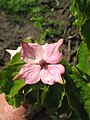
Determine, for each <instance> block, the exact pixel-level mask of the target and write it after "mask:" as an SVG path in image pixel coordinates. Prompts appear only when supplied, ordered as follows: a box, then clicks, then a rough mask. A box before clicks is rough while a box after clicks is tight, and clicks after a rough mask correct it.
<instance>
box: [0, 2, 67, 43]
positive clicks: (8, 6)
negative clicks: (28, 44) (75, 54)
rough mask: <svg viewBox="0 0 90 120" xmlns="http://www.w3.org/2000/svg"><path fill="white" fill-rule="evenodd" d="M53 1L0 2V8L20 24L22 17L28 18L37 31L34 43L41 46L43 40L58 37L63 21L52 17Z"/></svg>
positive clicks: (55, 3) (54, 4) (55, 6)
mask: <svg viewBox="0 0 90 120" xmlns="http://www.w3.org/2000/svg"><path fill="white" fill-rule="evenodd" d="M57 7H59V8H60V5H59V6H57V1H55V0H47V1H45V0H3V1H2V0H0V8H2V9H4V10H5V11H6V13H7V14H8V15H11V16H12V18H13V20H14V21H16V22H18V23H20V22H21V21H22V15H23V16H29V18H30V21H31V22H32V23H33V24H34V26H35V27H36V29H37V30H38V31H39V37H38V38H37V40H36V41H35V42H38V43H40V44H43V43H44V42H45V40H48V39H52V40H53V39H55V38H58V37H60V35H61V33H62V28H63V24H65V23H64V22H63V21H61V22H60V20H57V19H56V18H55V17H54V15H53V14H54V12H55V11H54V8H57Z"/></svg>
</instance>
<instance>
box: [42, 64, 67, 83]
mask: <svg viewBox="0 0 90 120" xmlns="http://www.w3.org/2000/svg"><path fill="white" fill-rule="evenodd" d="M64 72H65V69H64V66H63V65H61V64H56V65H48V66H45V67H44V68H43V69H42V71H41V73H40V78H41V81H42V82H43V83H45V84H49V85H52V84H54V83H56V82H58V83H61V84H64V81H63V80H62V78H61V75H62V74H63V73H64Z"/></svg>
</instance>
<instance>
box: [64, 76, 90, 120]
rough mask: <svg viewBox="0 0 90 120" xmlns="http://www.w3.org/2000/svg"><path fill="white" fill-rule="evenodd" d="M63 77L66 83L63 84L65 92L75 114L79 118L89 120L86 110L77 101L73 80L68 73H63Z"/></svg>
mask: <svg viewBox="0 0 90 120" xmlns="http://www.w3.org/2000/svg"><path fill="white" fill-rule="evenodd" d="M64 78H65V80H66V83H67V84H66V85H65V92H66V95H67V99H68V103H69V105H70V107H71V109H73V110H74V111H75V113H76V115H77V116H78V117H79V119H80V120H85V119H86V120H89V117H88V114H87V112H86V111H85V109H84V107H83V105H82V104H81V102H80V101H79V99H78V97H77V95H76V94H77V93H76V92H75V91H74V86H73V84H74V83H73V80H72V79H71V78H70V77H69V76H68V75H65V76H64Z"/></svg>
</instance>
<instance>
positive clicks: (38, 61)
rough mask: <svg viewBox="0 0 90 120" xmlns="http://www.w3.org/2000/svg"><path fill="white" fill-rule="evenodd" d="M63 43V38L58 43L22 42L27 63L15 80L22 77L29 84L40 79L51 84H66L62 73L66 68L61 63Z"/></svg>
mask: <svg viewBox="0 0 90 120" xmlns="http://www.w3.org/2000/svg"><path fill="white" fill-rule="evenodd" d="M62 43H63V39H60V40H59V41H58V42H57V43H53V44H48V43H46V44H44V45H39V44H33V43H22V51H21V55H22V58H23V60H24V61H25V63H26V64H25V65H24V66H23V67H22V68H21V70H20V71H19V73H18V74H17V75H16V76H15V77H14V80H16V79H20V78H22V79H24V80H25V82H26V83H27V84H35V83H37V82H39V81H40V80H41V81H42V82H43V83H44V84H49V85H53V84H54V83H56V82H58V83H61V84H64V81H63V79H62V78H61V75H62V74H64V72H65V68H64V66H63V65H61V64H59V62H60V60H61V59H62V53H61V52H60V46H61V44H62Z"/></svg>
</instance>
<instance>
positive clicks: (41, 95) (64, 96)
mask: <svg viewBox="0 0 90 120" xmlns="http://www.w3.org/2000/svg"><path fill="white" fill-rule="evenodd" d="M49 2H50V1H49ZM7 6H8V12H10V11H11V10H13V11H12V13H13V12H14V13H17V12H18V13H22V12H24V13H26V12H27V13H30V16H31V17H30V20H31V21H33V22H34V25H35V26H36V27H37V29H38V30H39V32H40V36H39V38H37V40H36V42H39V43H41V44H42V43H44V42H45V39H53V38H55V37H56V36H58V35H59V34H60V29H61V28H60V27H61V24H60V23H59V22H58V21H55V20H54V19H51V15H52V14H53V9H52V7H49V6H48V5H47V4H46V5H45V4H44V3H43V0H27V1H26V0H23V1H22V2H21V1H20V0H16V1H14V0H8V1H7V0H3V1H2V0H0V7H3V9H7ZM23 6H25V7H24V9H23ZM89 9H90V1H89V0H72V1H71V13H72V14H73V15H74V16H75V18H76V19H75V22H74V24H76V26H77V27H78V29H79V31H80V35H81V37H82V40H83V41H82V43H81V44H80V46H79V47H78V50H77V55H76V57H77V65H75V66H74V65H71V64H68V63H67V62H66V61H65V60H64V59H62V61H61V64H63V65H64V66H65V70H66V71H65V74H64V75H63V79H64V80H65V81H66V84H65V85H60V84H54V85H52V86H49V85H45V84H43V83H42V82H38V83H37V84H34V85H27V84H25V82H24V81H23V80H22V79H20V80H18V81H13V80H12V79H13V77H14V76H15V75H16V74H17V73H18V72H19V70H20V68H21V67H22V66H23V65H24V61H23V60H22V59H21V53H18V54H16V55H15V56H14V57H13V58H12V60H11V61H10V62H9V63H6V65H5V66H4V68H3V70H2V71H1V72H0V93H5V95H6V100H7V101H8V103H9V104H11V105H12V106H14V107H19V106H20V105H21V102H22V101H23V99H24V97H26V98H27V100H28V101H29V103H30V104H32V105H33V106H35V107H36V108H38V109H40V108H45V109H46V111H47V112H48V113H49V114H50V117H51V118H52V119H54V120H89V119H90V53H89V50H90V44H89V39H90V34H89V31H90V12H89V11H90V10H89ZM45 17H46V18H48V19H44V18H45ZM84 40H85V41H84Z"/></svg>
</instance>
